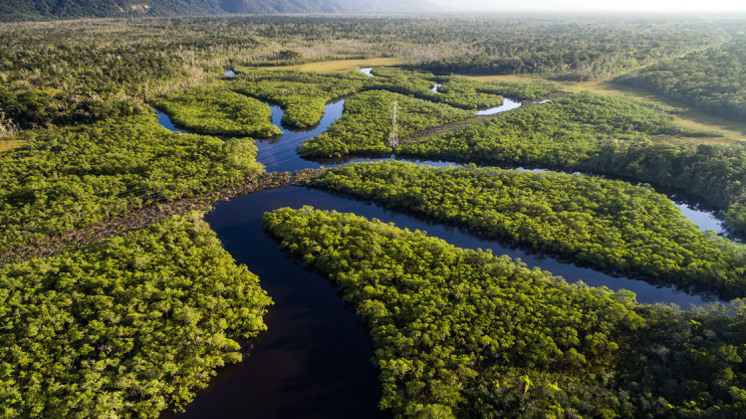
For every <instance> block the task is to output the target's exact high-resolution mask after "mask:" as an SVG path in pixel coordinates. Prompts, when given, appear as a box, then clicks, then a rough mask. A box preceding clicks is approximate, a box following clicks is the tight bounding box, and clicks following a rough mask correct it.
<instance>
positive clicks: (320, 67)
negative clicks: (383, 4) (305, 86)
mask: <svg viewBox="0 0 746 419" xmlns="http://www.w3.org/2000/svg"><path fill="white" fill-rule="evenodd" d="M404 62H405V60H404V59H402V58H363V59H354V60H345V59H340V60H330V61H319V62H314V63H306V64H296V65H287V66H276V67H238V68H236V70H238V71H244V72H248V71H252V70H299V71H308V72H314V73H324V74H329V73H341V72H345V71H358V70H360V69H361V68H365V67H379V66H391V65H397V64H402V63H404Z"/></svg>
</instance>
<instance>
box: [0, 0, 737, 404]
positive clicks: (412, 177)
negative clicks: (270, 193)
mask: <svg viewBox="0 0 746 419" xmlns="http://www.w3.org/2000/svg"><path fill="white" fill-rule="evenodd" d="M393 3H394V2H392V1H390V0H380V1H371V2H361V1H358V0H340V1H339V2H338V3H336V4H335V3H332V2H324V3H322V2H319V1H316V0H307V1H285V0H274V1H269V2H255V1H251V0H236V1H218V0H203V1H198V0H183V1H182V0H142V1H140V0H133V1H132V2H130V1H124V0H122V1H117V2H103V1H97V0H87V1H85V2H71V1H65V0H59V1H49V0H47V1H45V0H35V1H29V2H18V1H15V0H10V1H5V2H3V4H1V5H0V16H1V17H0V19H45V18H47V17H50V16H64V17H68V18H72V17H81V16H90V15H91V14H88V13H92V15H93V16H118V14H120V13H125V14H126V15H128V16H130V17H131V16H133V15H134V16H138V17H140V15H141V14H142V13H145V16H146V18H144V19H142V18H137V19H132V18H127V19H87V20H86V19H84V20H77V21H74V22H73V21H62V22H31V23H29V22H27V23H5V24H3V25H2V26H0V285H2V286H0V323H2V331H1V332H0V383H2V385H0V388H1V389H2V391H4V392H5V393H3V394H4V397H0V412H2V415H3V416H45V417H46V416H103V417H114V416H146V417H155V416H158V415H160V414H161V412H163V411H165V410H167V409H173V408H177V409H178V408H181V407H183V406H185V405H186V404H187V403H189V401H190V400H192V399H193V397H194V393H195V391H197V390H199V389H201V388H204V387H205V386H206V385H207V384H208V382H209V379H210V377H211V376H212V374H213V373H214V370H215V369H216V368H218V367H220V366H221V365H224V364H226V363H229V362H237V361H240V360H241V358H242V357H241V352H240V347H239V345H238V344H237V340H238V339H244V338H250V337H255V336H257V334H258V333H259V332H260V331H262V330H264V328H265V325H264V323H263V319H262V316H263V315H264V313H265V308H266V306H267V305H269V304H270V303H271V301H270V300H269V298H268V297H267V296H266V295H265V293H264V292H263V291H261V289H260V288H259V279H258V278H257V277H256V276H255V275H253V274H251V273H249V272H248V271H247V269H246V268H245V267H244V266H241V265H239V264H237V263H236V262H235V260H233V259H232V258H231V256H230V255H229V254H227V253H226V252H225V251H224V250H223V249H222V248H221V245H220V243H219V242H218V241H217V239H216V238H215V234H214V233H213V232H211V231H210V230H209V228H208V226H206V225H205V224H204V223H203V222H202V221H201V220H200V219H201V217H202V214H201V213H198V212H194V211H193V208H192V207H191V206H190V205H191V204H192V203H193V201H191V200H195V201H196V200H199V199H202V198H200V197H203V198H204V197H205V196H208V195H209V196H210V197H213V198H210V200H206V199H205V200H201V201H199V203H200V205H202V207H200V208H204V206H205V205H208V204H212V203H214V202H216V201H217V199H218V198H217V197H218V196H221V197H228V196H230V197H233V196H236V195H239V194H240V193H239V191H243V192H245V191H246V190H247V188H245V187H244V186H245V185H246V184H247V183H251V182H254V183H256V184H257V185H259V186H258V187H257V188H254V189H251V190H256V189H261V188H265V187H273V186H278V185H282V186H284V185H286V184H287V183H288V182H289V179H290V178H291V176H293V174H291V173H288V172H282V173H271V174H267V173H263V171H264V168H263V166H262V164H260V162H259V161H258V151H257V150H258V148H257V147H256V146H255V145H254V139H255V138H257V139H258V138H262V137H271V136H274V135H276V134H278V133H279V132H280V127H277V126H274V125H272V123H271V115H270V108H269V107H268V106H267V104H266V103H263V102H268V103H270V104H272V105H279V106H280V107H282V109H283V110H284V115H283V119H282V125H284V126H285V127H284V128H285V129H292V130H294V131H296V132H297V130H303V129H308V128H312V127H314V126H315V125H316V124H317V123H318V122H319V121H320V120H321V119H322V116H323V112H324V109H325V105H327V104H328V103H329V102H331V101H334V100H338V99H340V98H345V99H346V102H345V112H344V113H343V116H342V117H341V118H340V119H339V120H337V121H336V123H335V124H334V125H332V126H331V128H329V129H328V130H327V131H326V132H324V133H322V134H320V135H318V136H316V137H315V138H313V139H311V140H309V141H307V142H305V143H304V144H302V145H301V147H300V149H299V150H294V147H295V146H294V145H293V146H292V147H290V148H291V149H290V150H289V151H288V150H285V152H290V153H293V156H292V158H298V156H297V155H296V154H295V152H296V151H300V153H302V154H303V155H305V156H308V157H311V156H313V157H329V156H347V157H349V156H350V155H353V154H360V153H368V154H377V155H380V154H384V155H388V154H389V153H390V152H392V151H394V152H396V153H397V154H399V155H402V156H412V157H418V158H428V159H444V160H449V161H460V162H464V163H480V164H491V165H504V166H518V165H523V166H531V167H543V168H554V169H562V170H568V171H578V172H581V173H580V174H576V175H566V174H556V173H548V174H525V173H518V172H513V171H502V170H498V169H494V168H483V169H477V168H476V166H475V165H468V166H466V167H465V168H461V169H430V168H424V167H414V166H412V165H408V164H397V163H380V164H368V165H349V166H345V167H341V168H337V169H334V170H329V171H327V170H320V171H312V172H299V173H296V174H295V175H296V177H295V179H296V184H305V185H308V186H312V187H315V188H323V189H326V190H331V191H336V192H339V193H344V194H348V195H353V196H355V197H358V198H361V199H370V200H376V201H378V202H379V203H384V204H386V205H388V206H389V207H390V208H392V209H394V210H396V211H410V212H415V213H418V214H419V215H421V216H423V217H428V218H430V220H431V221H434V222H438V223H449V224H454V225H459V226H462V227H467V228H471V229H472V230H474V231H479V232H480V233H483V234H485V235H488V236H490V237H492V238H497V239H501V240H505V241H509V242H511V244H515V245H521V246H525V247H529V248H531V249H533V250H535V251H544V252H547V253H551V254H554V255H560V256H562V257H565V258H567V259H571V260H573V261H575V262H577V263H581V264H584V265H586V266H591V267H593V268H594V269H598V270H603V271H606V272H612V273H626V274H629V275H635V276H638V277H644V278H645V279H647V280H649V281H650V282H656V283H658V282H662V283H667V284H672V283H673V284H678V285H680V286H682V287H684V288H694V289H696V290H707V291H709V292H714V293H720V294H721V295H722V296H724V297H727V298H730V297H734V296H742V295H743V291H744V287H743V270H744V266H746V264H744V261H743V259H744V252H743V246H742V245H738V244H734V243H732V242H731V241H729V240H727V239H723V238H718V237H715V236H714V235H712V234H710V233H701V232H699V231H698V230H697V229H696V228H695V227H694V226H693V225H692V224H691V223H689V222H688V221H686V220H685V219H684V218H683V217H682V215H681V214H680V213H679V212H678V211H677V210H676V208H675V207H674V206H673V205H672V204H671V202H670V201H669V200H667V199H666V198H665V197H664V196H662V195H660V194H657V193H655V192H653V191H652V190H651V187H650V186H649V185H647V184H642V185H635V184H634V183H637V182H648V183H650V184H653V185H654V187H655V188H656V189H660V188H659V187H661V186H664V187H672V188H675V189H676V190H679V191H681V190H686V191H688V192H690V193H691V194H692V196H693V197H694V199H696V200H697V202H701V203H705V204H709V205H710V206H712V207H714V208H716V209H717V210H719V215H721V216H722V217H724V218H725V219H726V221H727V223H728V224H727V225H728V226H729V227H730V228H731V230H732V231H733V232H734V233H735V234H737V235H740V237H744V236H745V235H746V192H745V191H744V189H743V184H744V182H746V147H745V146H744V145H743V144H742V143H739V142H738V140H739V138H735V139H734V138H725V137H723V136H722V135H721V134H718V133H717V132H710V131H707V130H705V129H701V128H687V127H685V125H682V124H678V123H676V122H675V121H677V120H680V118H679V116H681V114H682V113H683V109H682V108H679V107H674V106H662V105H651V104H644V103H641V102H638V101H636V100H632V99H630V98H626V97H611V96H606V95H603V94H598V93H589V92H581V93H573V94H567V93H566V92H564V91H563V90H571V91H579V90H581V88H582V87H584V86H591V87H593V86H598V85H600V84H601V83H602V82H603V81H604V80H608V79H612V78H615V77H617V76H620V75H625V76H624V77H623V78H621V79H617V80H616V81H614V82H613V83H611V82H610V83H609V84H614V85H615V86H619V84H618V83H619V82H624V83H631V84H634V85H636V86H642V88H644V89H648V90H650V91H656V92H657V94H658V96H656V98H658V99H661V98H663V99H665V100H667V99H668V98H675V99H677V100H678V101H679V102H678V103H677V106H678V105H681V104H682V103H683V104H684V105H687V106H695V107H698V108H701V109H705V110H708V111H710V112H713V113H716V114H718V115H722V116H726V117H731V118H734V119H739V118H740V116H742V115H741V113H742V109H741V108H742V105H743V103H742V102H743V101H742V97H741V96H743V95H742V93H743V92H744V91H745V90H744V87H743V83H744V80H746V79H744V78H743V77H742V74H741V73H742V71H741V70H742V67H743V65H746V63H744V62H743V55H744V54H743V49H744V48H743V46H744V43H743V38H742V36H743V31H744V28H746V24H744V22H746V20H743V19H741V20H737V19H720V18H718V19H700V18H696V17H677V18H672V19H663V18H657V17H639V16H638V17H635V16H623V17H619V16H615V17H590V16H584V17H583V16H581V17H571V16H561V17H554V18H551V19H550V18H544V17H521V16H501V17H490V16H476V17H475V16H446V15H440V16H437V15H433V16H422V17H418V16H384V15H368V16H363V17H360V16H359V17H350V16H340V15H328V16H318V15H317V16H242V17H236V16H224V17H215V16H201V17H167V18H156V17H155V16H161V15H168V16H173V15H172V14H183V13H187V14H196V13H221V12H224V11H228V12H236V13H248V12H252V13H254V12H256V13H272V12H273V11H290V10H291V9H292V10H293V11H300V10H303V11H309V10H312V11H323V12H326V11H335V10H341V8H343V7H365V8H368V9H378V8H381V7H384V8H385V7H391V6H390V5H392V4H393ZM395 3H397V5H398V6H401V7H407V6H409V5H411V4H413V3H415V2H412V3H408V2H395ZM146 6H148V7H146ZM9 8H11V9H12V12H8V13H6V11H8V10H9ZM120 9H123V10H124V12H122V10H120ZM197 9H199V10H197ZM148 16H154V18H149V17H148ZM340 63H342V64H343V66H347V68H346V69H345V71H339V72H337V71H335V70H334V68H335V65H338V64H340ZM364 63H366V64H365V66H366V67H367V66H373V67H375V68H374V69H373V74H374V75H375V77H369V76H367V75H364V74H361V73H360V72H359V71H357V69H358V68H359V67H361V66H363V64H364ZM367 63H372V64H367ZM300 68H305V69H308V68H311V71H301V70H299V69H300ZM226 70H234V72H235V76H233V77H223V74H224V72H225V71H226ZM476 75H486V76H487V77H477V76H476ZM467 76H468V77H467ZM581 80H592V81H593V83H577V81H581ZM436 83H437V84H438V85H439V89H438V91H437V92H435V91H433V87H434V86H435V84H436ZM594 83H595V84H594ZM504 98H512V99H516V100H521V101H523V106H522V107H521V108H520V109H517V110H514V111H511V112H508V113H505V114H501V115H497V116H494V117H487V118H480V117H476V116H475V110H476V109H478V108H483V107H491V106H496V105H499V104H500V103H503V100H504ZM542 99H547V100H542ZM534 101H536V102H541V103H534ZM394 102H396V104H397V108H396V109H397V112H398V114H397V125H396V126H397V129H398V137H397V140H398V141H397V142H398V144H396V143H395V142H392V136H391V134H392V128H393V119H392V116H393V103H394ZM547 102H551V103H547ZM153 107H156V108H158V109H161V110H164V111H166V112H167V113H168V114H169V115H170V116H171V117H172V118H173V119H174V121H175V122H176V123H177V125H179V126H180V127H182V128H186V129H188V130H190V131H193V132H195V133H192V134H181V133H173V132H170V131H167V130H166V129H165V128H163V127H161V126H159V125H158V122H157V119H156V114H155V111H154V110H153ZM677 118H679V119H677ZM690 122H691V121H690ZM686 126H688V127H692V126H695V127H697V125H686ZM232 137H241V138H232ZM273 145H274V143H272V142H271V141H268V142H266V143H264V144H261V146H268V147H271V146H273ZM299 160H300V159H299ZM313 164H314V165H315V164H316V163H313ZM589 174H603V175H606V176H609V177H613V178H620V180H610V179H599V178H594V177H590V176H588V175H589ZM257 179H269V180H268V181H267V182H265V183H262V182H260V181H257ZM630 181H631V182H633V183H630ZM272 182H275V183H272ZM270 183H272V184H270ZM289 190H292V191H302V189H300V188H294V189H289ZM221 191H231V193H226V194H222V192H221ZM283 192H284V191H283ZM337 199H341V198H337ZM206 202H207V203H206ZM171 205H173V206H174V207H175V206H176V205H183V206H182V207H178V208H180V209H179V211H175V210H173V208H171V207H170V206H171ZM146 211H149V213H148V214H150V215H149V217H150V218H148V217H141V214H144V213H145V212H146ZM174 214H177V215H174ZM178 214H182V215H178ZM184 214H185V215H184ZM138 217H140V218H138ZM134 221H137V222H134ZM119 222H121V223H124V224H117V223H119ZM129 222H132V223H130V224H127V223H129ZM120 228H121V229H120ZM264 228H265V229H266V231H267V233H268V234H271V235H272V236H274V237H275V238H277V239H278V240H279V241H281V242H282V244H283V246H284V248H286V249H287V250H288V251H289V252H291V253H292V254H294V255H296V256H298V257H301V258H302V259H303V261H304V262H305V263H306V264H307V265H309V267H311V268H312V269H315V270H318V271H320V272H322V273H324V274H325V275H327V276H328V277H329V278H330V279H331V280H333V281H335V282H336V283H337V284H338V285H340V286H341V291H342V296H343V298H344V299H345V301H346V302H348V303H349V304H350V307H352V308H353V309H354V310H355V311H356V313H357V314H358V315H359V316H360V318H361V319H362V321H363V322H364V323H365V325H366V326H367V327H368V328H369V330H370V332H371V337H372V338H373V343H374V345H375V348H376V354H375V359H374V362H375V364H376V366H377V367H378V368H379V372H380V377H381V382H382V385H383V389H384V393H383V399H382V402H381V406H382V408H383V409H384V411H385V412H384V413H393V414H395V415H403V416H433V417H449V416H453V415H455V416H461V417H489V416H499V417H502V416H511V415H513V416H521V415H523V416H539V415H556V416H578V415H583V416H589V417H614V416H627V417H712V416H723V417H737V416H738V415H739V414H740V413H741V412H743V411H744V410H745V409H746V404H744V400H746V384H745V383H746V378H745V377H746V367H744V364H743V359H744V356H746V352H744V342H746V326H745V325H746V323H745V322H744V318H743V316H744V311H745V309H744V306H743V304H742V303H741V302H740V301H738V300H735V301H733V302H732V303H731V306H730V307H729V308H725V307H722V306H713V307H709V308H698V309H694V310H691V311H683V310H680V309H678V308H676V307H666V306H644V305H639V304H637V303H636V302H635V298H634V294H632V293H629V292H626V291H619V292H612V291H609V290H607V289H602V288H601V289H597V288H589V287H586V286H584V285H582V284H576V285H568V284H566V283H565V282H564V281H563V280H562V279H561V278H556V277H554V276H552V275H551V273H548V272H541V271H538V270H533V271H532V270H528V269H526V268H525V267H524V266H522V265H521V264H520V263H519V262H517V261H513V260H510V259H508V258H507V257H497V256H493V255H490V254H488V253H484V252H479V251H465V250H462V249H457V248H454V247H452V246H450V245H448V244H447V243H445V242H442V241H438V240H433V239H431V238H429V237H427V236H426V235H425V234H424V233H421V232H415V233H412V232H407V231H402V230H399V229H397V228H395V227H393V226H390V225H383V224H381V223H378V222H370V221H368V220H365V219H362V218H360V217H356V216H354V215H342V214H337V213H324V212H319V211H315V210H312V209H308V208H305V209H302V210H295V211H294V210H279V211H276V212H273V213H268V214H266V215H265V217H264ZM102 232H103V233H102ZM94 233H95V234H94ZM257 234H260V233H259V232H257ZM56 240H57V241H56ZM65 240H66V241H65ZM48 243H62V245H60V247H54V246H51V245H50V246H49V247H45V246H40V244H45V245H46V244H48ZM36 247H38V249H34V248H36ZM29 248H31V249H32V250H39V253H38V254H41V256H38V257H37V256H34V257H33V258H31V257H26V256H25V255H27V254H28V253H27V252H26V251H27V250H28V249H29ZM24 252H26V253H24ZM32 253H33V252H32ZM34 254H37V253H34ZM288 280H292V278H289V279H288Z"/></svg>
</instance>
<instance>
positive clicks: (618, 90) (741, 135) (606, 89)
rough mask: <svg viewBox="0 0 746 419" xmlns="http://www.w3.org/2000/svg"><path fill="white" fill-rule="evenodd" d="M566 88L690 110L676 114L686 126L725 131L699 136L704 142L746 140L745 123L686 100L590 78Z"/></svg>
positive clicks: (702, 129) (678, 120)
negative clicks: (702, 110)
mask: <svg viewBox="0 0 746 419" xmlns="http://www.w3.org/2000/svg"><path fill="white" fill-rule="evenodd" d="M563 90H564V91H566V92H570V93H574V92H580V91H584V90H587V91H590V92H594V93H598V94H602V95H609V96H626V97H629V98H632V99H635V100H639V101H641V102H647V103H655V104H658V105H664V106H673V107H677V108H683V109H687V110H686V112H684V113H681V114H676V115H674V121H675V122H676V123H677V124H679V125H681V126H683V127H685V128H690V129H694V130H698V131H713V132H718V133H721V134H723V136H724V137H722V138H721V137H712V138H698V139H695V141H696V140H699V141H701V142H717V143H732V142H735V141H746V124H745V123H739V122H736V121H729V120H727V119H723V118H718V117H716V116H713V115H710V114H706V113H704V112H701V111H698V110H695V109H691V108H690V107H689V106H687V105H686V104H684V103H681V102H678V101H676V100H673V99H669V98H665V97H663V96H660V95H658V94H655V93H652V92H650V91H647V90H643V89H636V88H633V87H627V86H623V85H620V84H617V83H613V82H610V81H589V82H580V83H572V84H566V85H565V87H564V88H563Z"/></svg>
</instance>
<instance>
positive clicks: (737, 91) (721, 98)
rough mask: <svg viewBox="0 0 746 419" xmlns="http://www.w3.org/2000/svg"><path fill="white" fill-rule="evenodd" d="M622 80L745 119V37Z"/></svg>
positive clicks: (693, 104)
mask: <svg viewBox="0 0 746 419" xmlns="http://www.w3.org/2000/svg"><path fill="white" fill-rule="evenodd" d="M619 81H621V82H623V83H626V84H631V85H633V86H639V87H645V88H648V89H652V90H655V91H657V92H659V93H662V94H664V95H666V96H670V97H673V98H675V99H678V100H681V101H683V102H685V103H687V104H689V105H691V106H694V107H697V108H700V109H702V110H704V111H707V112H709V113H712V114H714V115H718V116H721V117H724V118H731V119H734V120H737V121H743V120H744V119H746V38H744V37H739V38H736V39H734V40H733V41H731V42H729V43H727V44H724V45H722V46H720V47H717V48H711V49H708V50H704V51H698V52H694V53H691V54H689V55H686V56H684V57H681V58H676V59H673V60H669V61H665V62H661V63H658V64H655V65H652V66H650V67H646V68H644V69H642V70H640V71H638V72H635V73H632V74H630V75H625V76H624V77H621V78H620V79H619Z"/></svg>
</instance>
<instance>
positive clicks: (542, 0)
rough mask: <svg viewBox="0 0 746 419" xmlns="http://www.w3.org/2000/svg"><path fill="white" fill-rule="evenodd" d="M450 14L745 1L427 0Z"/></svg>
mask: <svg viewBox="0 0 746 419" xmlns="http://www.w3.org/2000/svg"><path fill="white" fill-rule="evenodd" d="M429 1H430V2H431V3H435V4H437V5H439V6H442V7H443V8H448V9H450V10H455V9H458V10H532V11H536V10H545V11H554V10H568V11H578V10H587V11H594V10H607V11H608V10H614V11H664V12H692V11H712V12H721V11H740V12H744V11H746V1H745V0H698V1H695V0H615V1H603V0H602V1H599V0H458V1H454V0H429Z"/></svg>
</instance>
